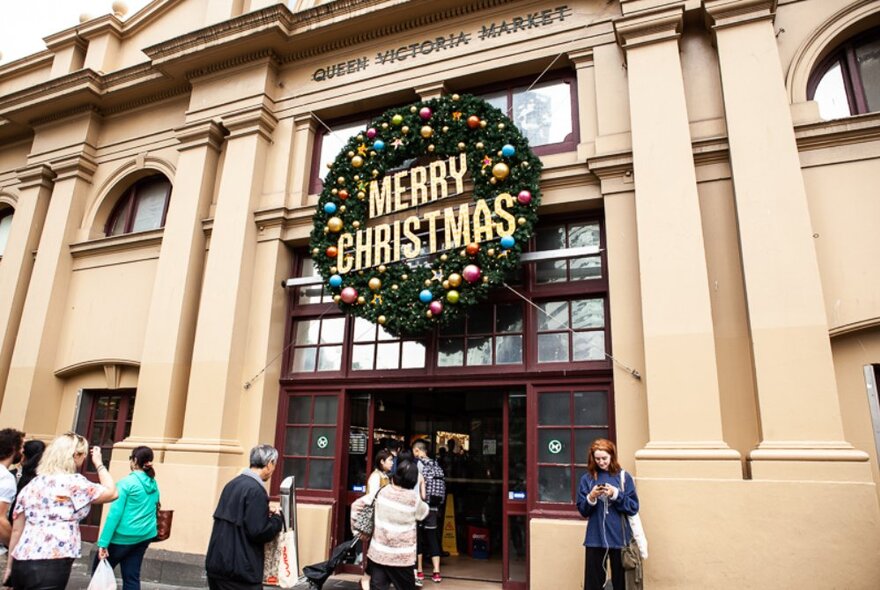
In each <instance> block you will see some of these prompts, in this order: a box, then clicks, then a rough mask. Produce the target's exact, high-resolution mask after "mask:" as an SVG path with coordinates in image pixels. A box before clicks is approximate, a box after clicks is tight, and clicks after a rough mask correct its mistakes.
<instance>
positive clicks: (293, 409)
mask: <svg viewBox="0 0 880 590" xmlns="http://www.w3.org/2000/svg"><path fill="white" fill-rule="evenodd" d="M311 422H312V398H310V397H303V396H299V397H292V398H290V401H289V402H287V423H288V424H310V423H311Z"/></svg>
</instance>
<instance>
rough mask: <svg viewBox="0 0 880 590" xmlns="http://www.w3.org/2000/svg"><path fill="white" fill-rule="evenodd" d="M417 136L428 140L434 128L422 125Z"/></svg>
mask: <svg viewBox="0 0 880 590" xmlns="http://www.w3.org/2000/svg"><path fill="white" fill-rule="evenodd" d="M419 135H421V136H422V137H424V138H425V139H428V138H430V137H432V136H433V135H434V128H433V127H431V126H430V125H424V126H422V128H421V129H420V130H419Z"/></svg>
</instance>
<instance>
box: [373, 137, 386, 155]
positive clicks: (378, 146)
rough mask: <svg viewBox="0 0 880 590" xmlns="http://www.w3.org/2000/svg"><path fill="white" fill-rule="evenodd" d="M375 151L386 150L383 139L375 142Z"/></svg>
mask: <svg viewBox="0 0 880 590" xmlns="http://www.w3.org/2000/svg"><path fill="white" fill-rule="evenodd" d="M373 149H374V150H376V151H377V152H381V151H382V150H384V149H385V142H384V141H382V140H381V139H377V140H376V141H374V142H373Z"/></svg>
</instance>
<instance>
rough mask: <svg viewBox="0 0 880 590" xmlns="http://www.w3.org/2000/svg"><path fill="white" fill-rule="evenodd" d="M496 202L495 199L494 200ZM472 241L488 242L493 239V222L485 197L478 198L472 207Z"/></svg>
mask: <svg viewBox="0 0 880 590" xmlns="http://www.w3.org/2000/svg"><path fill="white" fill-rule="evenodd" d="M496 202H497V200H496ZM473 221H474V241H475V242H488V241H489V240H493V239H495V235H494V232H493V231H492V230H493V229H494V224H493V223H492V211H490V210H489V205H487V204H486V199H479V200H478V201H477V205H476V206H475V207H474V218H473Z"/></svg>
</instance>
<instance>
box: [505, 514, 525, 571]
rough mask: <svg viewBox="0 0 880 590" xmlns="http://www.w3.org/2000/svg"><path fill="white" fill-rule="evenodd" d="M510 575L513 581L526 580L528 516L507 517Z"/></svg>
mask: <svg viewBox="0 0 880 590" xmlns="http://www.w3.org/2000/svg"><path fill="white" fill-rule="evenodd" d="M507 524H508V527H507V533H508V536H507V538H508V544H507V546H508V548H509V549H508V556H509V565H508V577H509V578H510V580H511V581H512V582H525V581H526V517H525V516H511V517H509V518H508V519H507Z"/></svg>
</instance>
